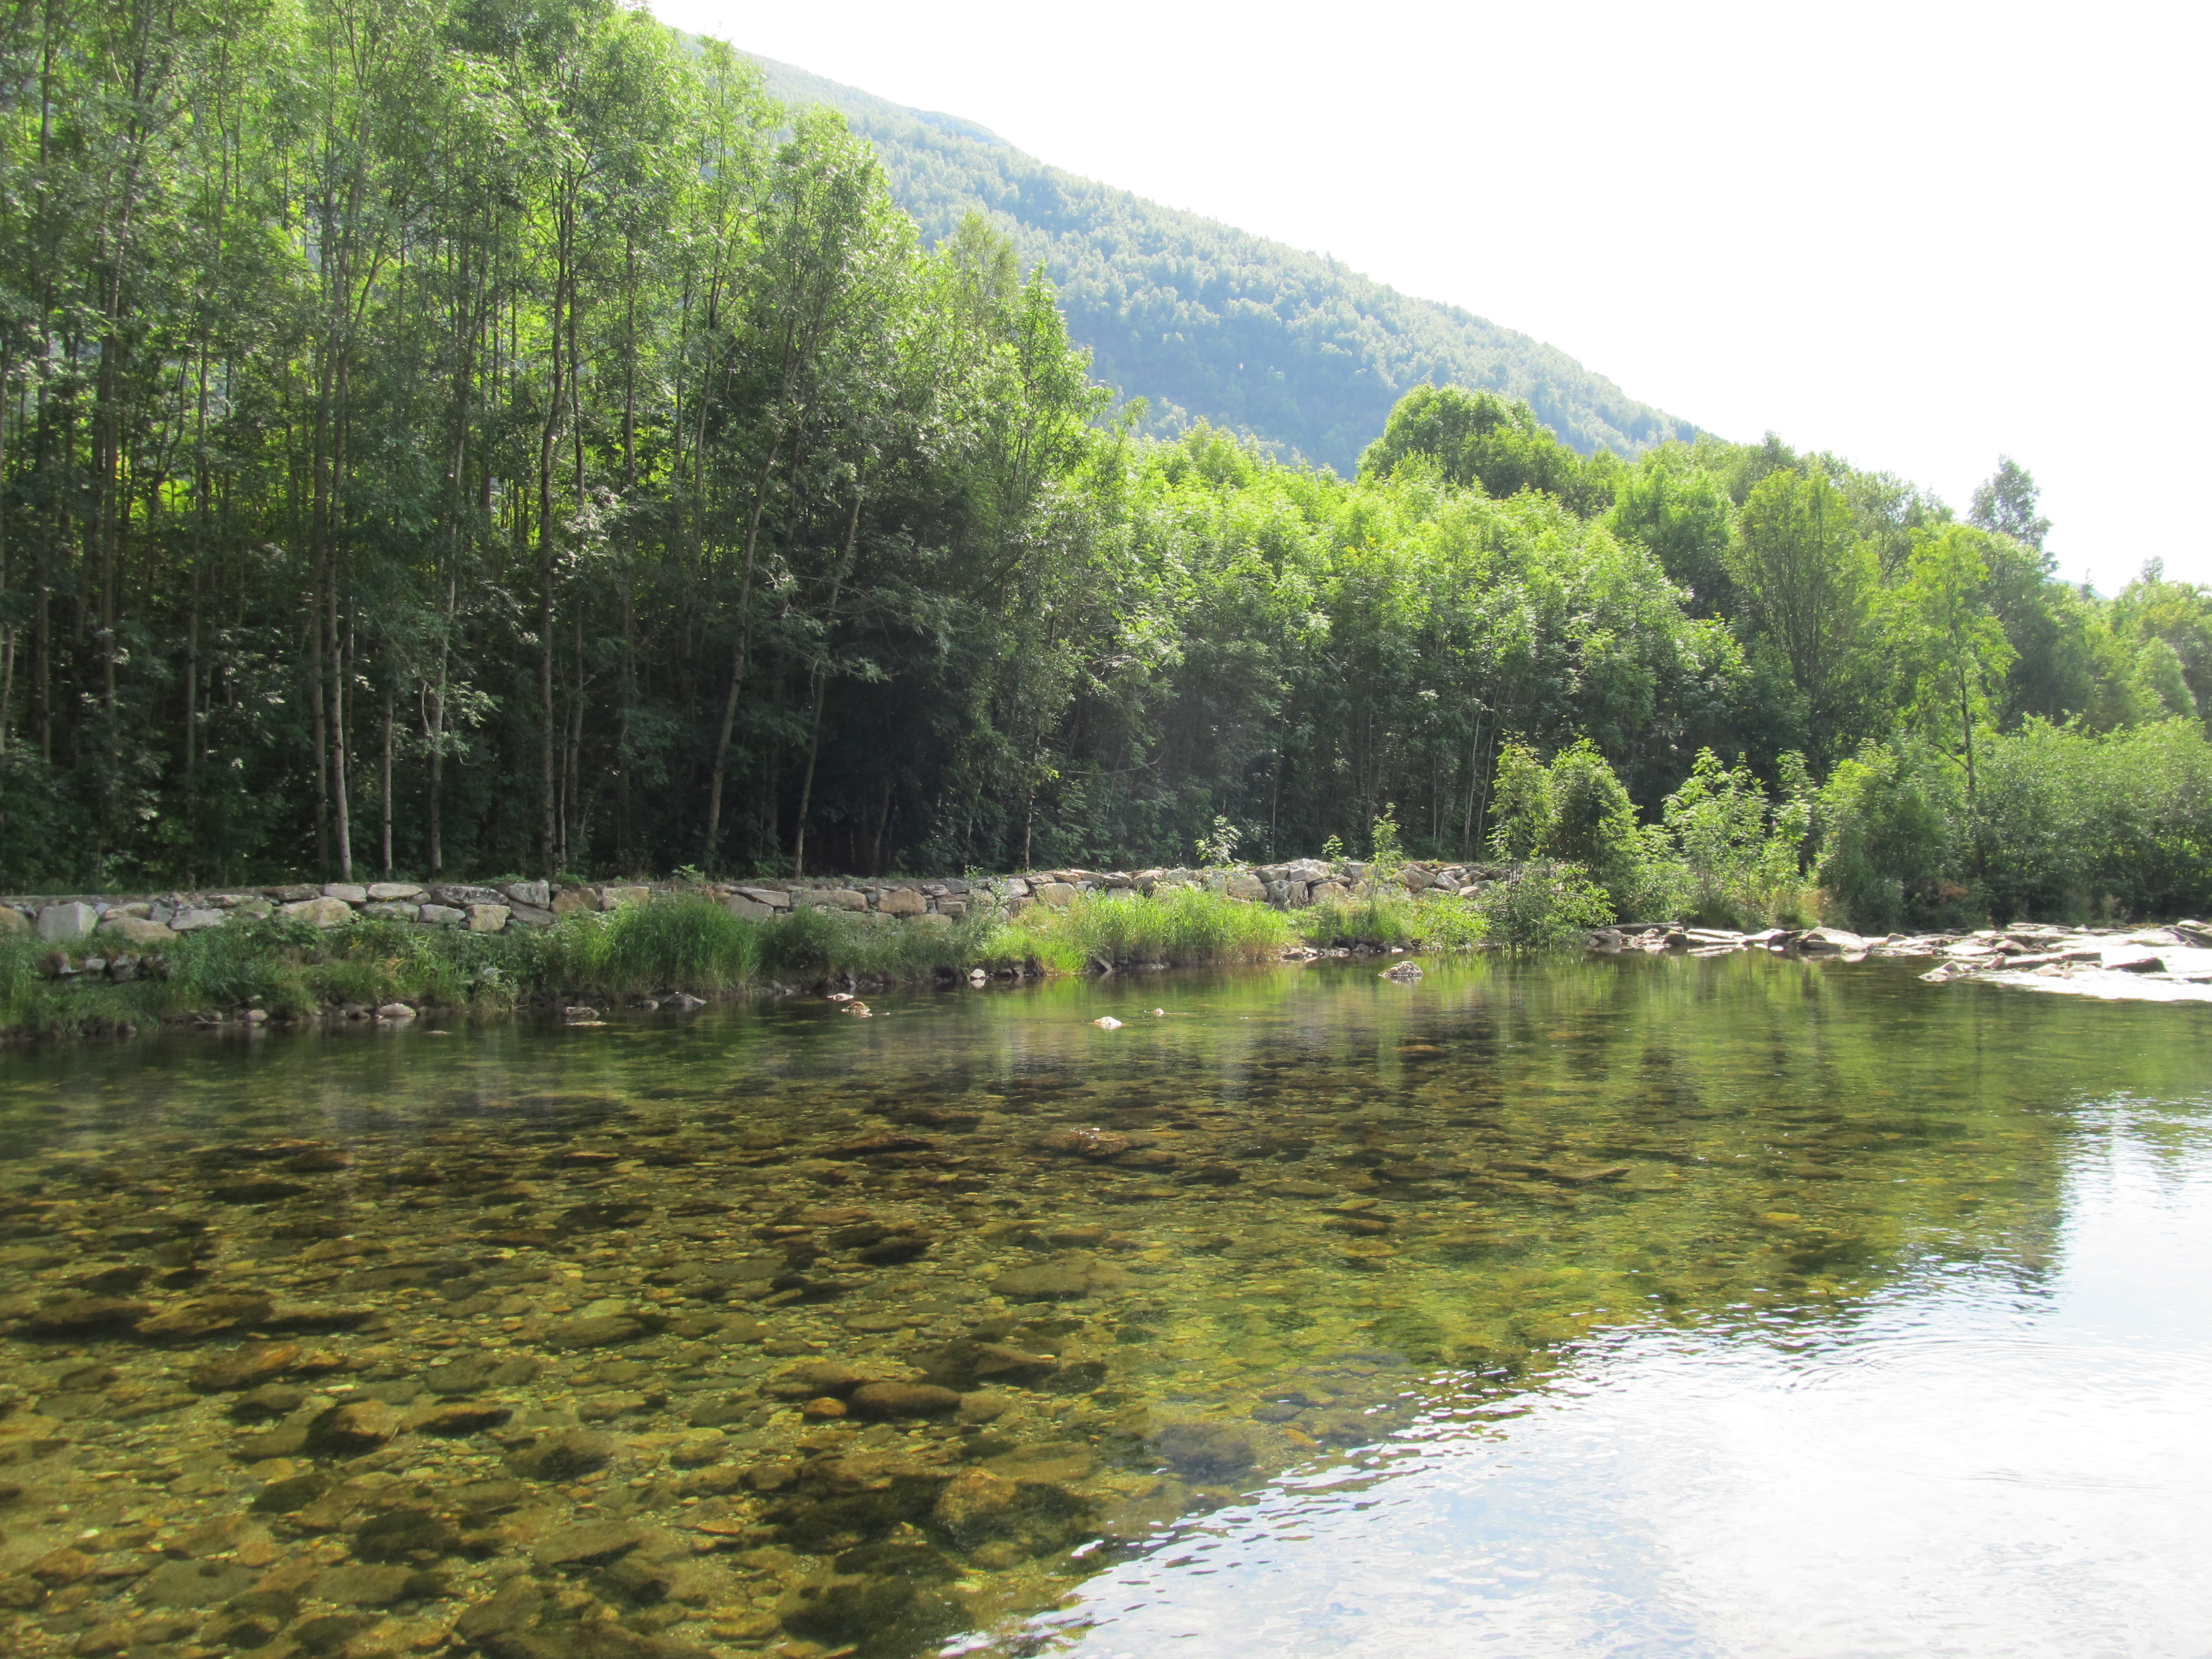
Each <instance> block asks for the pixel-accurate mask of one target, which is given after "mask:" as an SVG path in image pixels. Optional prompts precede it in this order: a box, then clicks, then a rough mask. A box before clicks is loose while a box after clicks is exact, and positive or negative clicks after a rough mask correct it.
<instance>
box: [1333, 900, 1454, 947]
mask: <svg viewBox="0 0 2212 1659" xmlns="http://www.w3.org/2000/svg"><path fill="white" fill-rule="evenodd" d="M1291 920H1292V921H1293V922H1294V925H1295V926H1296V927H1297V931H1298V935H1299V937H1300V938H1302V939H1304V940H1305V942H1306V943H1307V944H1309V945H1313V946H1315V947H1316V948H1317V949H1320V950H1328V949H1330V948H1332V947H1334V946H1337V945H1383V946H1385V947H1389V946H1392V945H1395V946H1399V947H1401V948H1403V949H1405V950H1408V951H1417V950H1425V951H1461V950H1466V949H1468V947H1469V946H1472V945H1480V944H1481V943H1482V942H1483V941H1484V940H1485V939H1488V938H1489V937H1490V925H1489V922H1488V921H1487V919H1486V917H1485V916H1484V915H1482V913H1481V912H1480V910H1478V909H1477V908H1475V907H1474V905H1472V904H1469V903H1468V902H1467V901H1465V900H1463V899H1457V898H1446V897H1437V898H1413V897H1406V896H1399V895H1396V894H1385V895H1383V896H1378V897H1374V898H1346V899H1323V900H1322V902H1320V903H1318V904H1316V905H1314V906H1312V907H1311V908H1309V909H1304V910H1301V911H1299V912H1298V913H1297V915H1296V916H1295V917H1294V918H1292V919H1291Z"/></svg>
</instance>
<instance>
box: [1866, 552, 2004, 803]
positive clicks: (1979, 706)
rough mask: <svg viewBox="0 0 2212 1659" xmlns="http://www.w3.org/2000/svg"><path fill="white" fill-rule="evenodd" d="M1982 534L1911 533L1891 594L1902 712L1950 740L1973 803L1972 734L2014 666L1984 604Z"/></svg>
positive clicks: (1986, 583) (1985, 717)
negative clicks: (1902, 669)
mask: <svg viewBox="0 0 2212 1659" xmlns="http://www.w3.org/2000/svg"><path fill="white" fill-rule="evenodd" d="M1985 534H1986V532H1978V531H1974V530H1970V529H1968V528H1966V526H1963V525H1953V526H1949V527H1948V528H1947V529H1945V530H1942V531H1940V532H1933V533H1930V532H1926V531H1922V532H1918V533H1917V535H1916V536H1915V537H1914V538H1913V548H1912V557H1911V563H1910V564H1909V565H1908V566H1907V567H1906V569H1905V581H1904V584H1903V586H1901V587H1900V588H1899V590H1898V592H1897V594H1896V597H1895V605H1896V608H1897V626H1896V629H1895V635H1896V637H1897V638H1898V639H1899V641H1900V643H1901V645H1902V646H1903V654H1904V659H1905V664H1906V671H1907V673H1908V675H1909V676H1910V678H1911V692H1910V701H1909V702H1908V703H1907V706H1906V713H1907V718H1908V719H1911V720H1917V721H1918V722H1920V723H1921V724H1922V725H1923V726H1925V727H1927V728H1928V729H1929V731H1930V732H1932V733H1938V734H1943V733H1948V739H1955V741H1956V743H1957V745H1958V746H1957V748H1956V749H1955V750H1953V752H1954V754H1955V755H1956V756H1957V757H1958V758H1959V760H1960V764H1961V765H1962V766H1963V767H1964V768H1965V769H1966V802H1967V805H1968V806H1969V807H1971V806H1972V805H1973V801H1974V792H1975V778H1974V732H1975V731H1976V729H1977V728H1978V727H1979V726H1984V725H1986V724H1987V723H1988V722H1989V720H1990V707H1991V703H1990V691H1991V688H1992V687H1993V686H1995V685H1997V684H2002V680H2003V678H2004V674H2005V671H2006V670H2007V669H2008V668H2009V667H2011V665H2012V661H2013V656H2014V652H2013V647H2012V643H2011V641H2008V640H2007V639H2006V637H2005V631H2004V626H2003V624H2002V623H2001V622H1999V621H1998V619H1997V617H1996V613H1995V611H1992V610H1991V608H1990V603H1989V594H1988V586H1989V574H1990V570H1989V564H1988V562H1987V561H1986V560H1985V559H1984V556H1983V538H1984V535H1985ZM1948 739H1947V741H1946V746H1947V747H1948Z"/></svg>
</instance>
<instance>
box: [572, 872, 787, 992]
mask: <svg viewBox="0 0 2212 1659" xmlns="http://www.w3.org/2000/svg"><path fill="white" fill-rule="evenodd" d="M555 943H556V945H558V946H562V947H566V946H568V945H571V944H572V943H580V944H581V945H583V946H584V949H583V951H581V952H580V954H581V955H582V957H583V960H582V961H581V962H580V963H574V966H572V967H570V968H569V969H568V971H569V972H571V973H575V974H576V975H577V982H576V988H578V989H590V990H595V991H606V992H611V993H613V994H617V995H629V994H641V993H644V992H647V991H661V990H681V991H697V992H718V991H731V990H735V989H737V988H738V987H741V986H745V985H750V984H751V983H752V982H753V981H755V980H757V979H758V978H759V977H760V969H761V958H762V955H763V951H762V940H761V927H760V924H759V923H757V922H752V921H746V920H745V919H744V918H743V917H742V916H733V915H731V914H730V913H729V911H727V910H726V909H725V908H723V907H722V906H720V905H719V904H717V903H715V902H714V900H712V899H710V898H705V897H702V896H699V895H698V894H696V893H694V894H682V895H678V896H674V897H671V898H662V899H657V900H655V901H654V902H652V903H650V904H631V905H625V906H624V907H623V908H621V909H619V910H617V911H615V912H614V913H613V914H611V915H607V916H605V917H602V918H600V919H599V922H598V925H597V927H596V928H595V929H594V930H593V931H592V933H589V934H586V933H583V931H582V930H580V929H579V930H578V931H577V933H576V935H575V937H574V940H573V941H572V940H571V939H560V940H557V941H555ZM563 954H566V952H565V951H564V952H563ZM548 965H549V966H550V965H551V963H550V962H549V963H548Z"/></svg>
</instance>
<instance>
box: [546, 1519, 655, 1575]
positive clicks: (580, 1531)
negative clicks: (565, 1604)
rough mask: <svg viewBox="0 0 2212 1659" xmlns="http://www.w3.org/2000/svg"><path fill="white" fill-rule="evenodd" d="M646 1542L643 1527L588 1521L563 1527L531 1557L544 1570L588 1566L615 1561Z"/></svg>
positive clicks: (624, 1523) (622, 1522) (627, 1523)
mask: <svg viewBox="0 0 2212 1659" xmlns="http://www.w3.org/2000/svg"><path fill="white" fill-rule="evenodd" d="M644 1538H645V1529H644V1528H642V1527H635V1526H632V1525H630V1524H629V1522H625V1521H586V1522H585V1523H584V1524H583V1525H582V1526H580V1527H563V1528H562V1529H561V1530H560V1531H559V1532H556V1533H555V1534H552V1535H551V1536H550V1537H548V1538H544V1539H542V1540H540V1541H539V1542H538V1547H537V1548H536V1549H534V1550H532V1552H531V1553H530V1554H531V1559H532V1560H533V1561H535V1562H536V1563H537V1564H538V1565H539V1566H541V1567H575V1566H584V1565H589V1564H592V1563H595V1562H599V1561H611V1560H613V1559H615V1557H617V1555H621V1554H623V1553H627V1552H629V1551H630V1550H634V1549H635V1548H636V1547H638V1545H639V1544H640V1543H641V1542H642V1541H644Z"/></svg>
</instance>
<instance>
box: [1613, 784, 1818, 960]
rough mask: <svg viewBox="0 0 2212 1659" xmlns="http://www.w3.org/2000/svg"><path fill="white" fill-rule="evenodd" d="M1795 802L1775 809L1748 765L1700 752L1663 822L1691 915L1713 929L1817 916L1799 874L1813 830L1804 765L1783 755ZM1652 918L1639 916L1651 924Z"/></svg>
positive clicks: (1796, 921)
mask: <svg viewBox="0 0 2212 1659" xmlns="http://www.w3.org/2000/svg"><path fill="white" fill-rule="evenodd" d="M1783 762H1784V768H1785V769H1786V771H1787V773H1788V775H1789V776H1790V794H1789V797H1788V798H1787V799H1785V800H1784V802H1783V803H1782V805H1780V806H1779V807H1777V808H1770V805H1769V803H1768V801H1767V799H1766V791H1765V787H1763V786H1762V785H1761V784H1760V783H1759V780H1758V778H1756V777H1755V776H1753V774H1752V770H1751V769H1750V768H1749V767H1747V766H1741V765H1739V766H1737V767H1735V768H1733V769H1730V768H1729V767H1725V766H1723V765H1722V764H1721V762H1720V758H1719V757H1717V755H1715V754H1714V753H1713V751H1712V750H1710V749H1701V750H1699V751H1698V757H1697V759H1696V761H1695V762H1693V763H1692V765H1691V769H1690V775H1689V776H1688V777H1687V778H1686V779H1685V780H1684V781H1683V783H1682V787H1680V788H1679V789H1677V790H1676V791H1675V792H1674V793H1673V794H1671V795H1669V796H1668V797H1667V803H1666V807H1665V811H1664V814H1663V823H1664V826H1665V829H1666V834H1667V837H1668V841H1669V842H1671V843H1672V844H1673V848H1674V857H1675V858H1676V859H1677V860H1680V864H1681V866H1682V872H1683V878H1684V880H1685V882H1686V895H1685V897H1686V908H1687V913H1688V914H1689V915H1691V916H1692V917H1694V918H1695V919H1696V920H1697V921H1702V922H1705V923H1706V924H1707V925H1708V926H1712V927H1762V926H1765V925H1768V924H1779V925H1784V926H1802V925H1803V924H1805V923H1808V922H1810V921H1813V920H1814V917H1815V916H1816V915H1817V914H1818V913H1817V911H1816V909H1815V908H1814V892H1813V890H1812V888H1811V886H1810V885H1809V884H1808V883H1807V882H1806V880H1805V878H1804V877H1803V875H1802V872H1800V870H1799V868H1798V860H1799V856H1800V854H1801V852H1802V848H1803V847H1804V844H1805V840H1806V837H1807V836H1808V834H1809V833H1810V830H1811V828H1812V812H1813V805H1812V794H1811V781H1810V779H1809V778H1808V776H1807V775H1805V770H1804V762H1803V761H1802V758H1800V757H1797V756H1795V755H1786V756H1784V757H1783ZM1644 919H1645V918H1641V917H1638V918H1636V920H1639V921H1641V920H1644Z"/></svg>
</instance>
